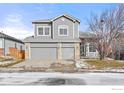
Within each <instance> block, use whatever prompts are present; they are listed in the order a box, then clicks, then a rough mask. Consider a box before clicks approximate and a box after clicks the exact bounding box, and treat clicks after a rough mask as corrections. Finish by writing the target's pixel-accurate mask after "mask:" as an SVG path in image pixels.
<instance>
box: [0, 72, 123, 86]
mask: <svg viewBox="0 0 124 93" xmlns="http://www.w3.org/2000/svg"><path fill="white" fill-rule="evenodd" d="M0 85H124V73H56V72H55V73H43V72H25V73H0Z"/></svg>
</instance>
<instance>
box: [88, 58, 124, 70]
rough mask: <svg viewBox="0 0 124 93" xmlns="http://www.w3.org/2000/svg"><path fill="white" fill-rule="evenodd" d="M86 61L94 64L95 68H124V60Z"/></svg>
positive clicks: (91, 64)
mask: <svg viewBox="0 0 124 93" xmlns="http://www.w3.org/2000/svg"><path fill="white" fill-rule="evenodd" d="M86 63H87V64H89V65H90V66H95V68H96V69H106V68H124V62H119V61H116V60H87V61H86Z"/></svg>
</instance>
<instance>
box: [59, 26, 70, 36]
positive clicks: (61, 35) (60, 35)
mask: <svg viewBox="0 0 124 93" xmlns="http://www.w3.org/2000/svg"><path fill="white" fill-rule="evenodd" d="M60 28H67V35H60ZM68 32H69V31H68V26H67V25H59V26H58V36H68Z"/></svg>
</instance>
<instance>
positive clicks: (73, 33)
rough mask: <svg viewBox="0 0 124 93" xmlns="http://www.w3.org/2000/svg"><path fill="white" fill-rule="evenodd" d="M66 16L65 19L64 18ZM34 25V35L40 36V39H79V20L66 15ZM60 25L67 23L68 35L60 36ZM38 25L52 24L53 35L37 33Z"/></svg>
mask: <svg viewBox="0 0 124 93" xmlns="http://www.w3.org/2000/svg"><path fill="white" fill-rule="evenodd" d="M62 18H64V21H63V20H62ZM33 25H34V35H35V37H40V39H65V40H67V39H70V40H71V39H79V32H78V25H79V23H78V22H73V21H72V20H70V19H68V18H66V17H64V16H63V17H60V18H58V19H56V20H54V21H52V22H49V23H44V22H42V23H37V24H33ZM60 25H67V26H68V36H58V27H59V26H60ZM38 26H50V27H51V35H50V36H38V35H37V27H38Z"/></svg>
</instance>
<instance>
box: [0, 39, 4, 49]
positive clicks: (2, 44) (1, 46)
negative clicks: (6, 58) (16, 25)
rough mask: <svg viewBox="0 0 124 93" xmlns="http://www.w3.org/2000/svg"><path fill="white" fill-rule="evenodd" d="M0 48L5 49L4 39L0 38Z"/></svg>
mask: <svg viewBox="0 0 124 93" xmlns="http://www.w3.org/2000/svg"><path fill="white" fill-rule="evenodd" d="M0 48H4V38H0Z"/></svg>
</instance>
